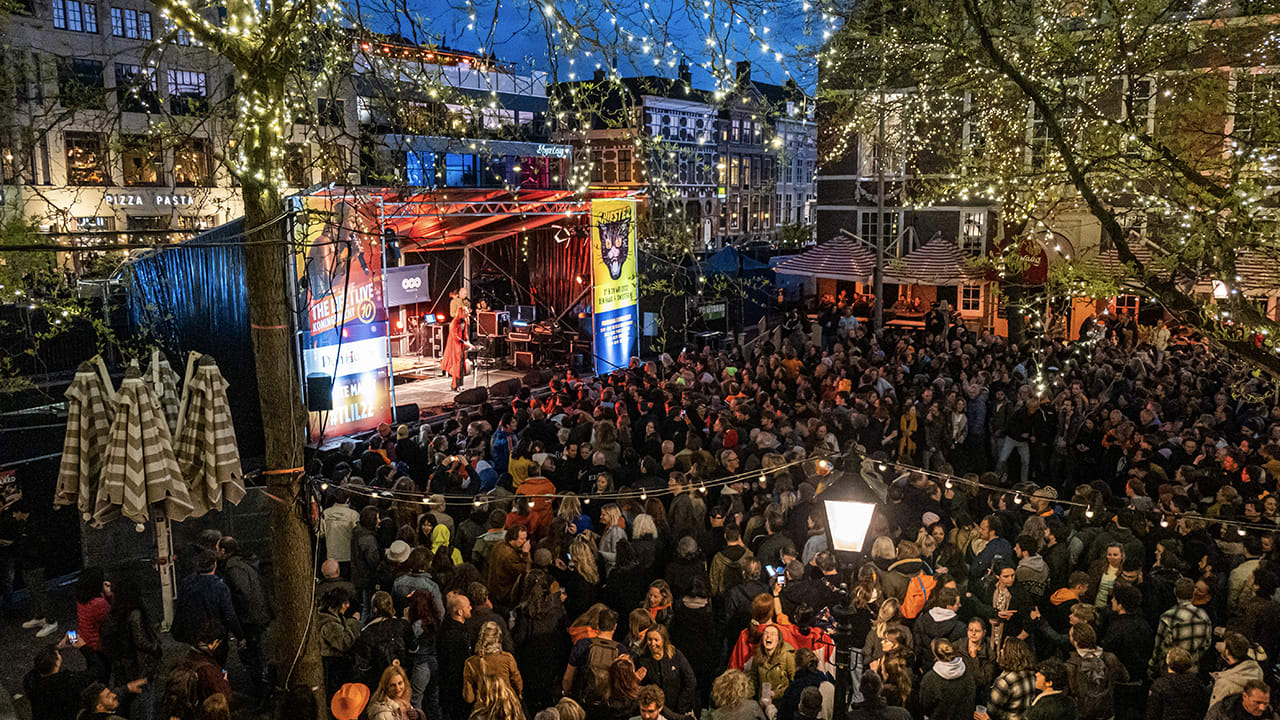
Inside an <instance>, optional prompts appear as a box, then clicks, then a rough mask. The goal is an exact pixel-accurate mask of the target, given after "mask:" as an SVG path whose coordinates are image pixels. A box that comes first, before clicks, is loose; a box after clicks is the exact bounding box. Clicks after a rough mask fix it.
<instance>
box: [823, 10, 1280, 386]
mask: <svg viewBox="0 0 1280 720" xmlns="http://www.w3.org/2000/svg"><path fill="white" fill-rule="evenodd" d="M1236 7H1237V6H1233V5H1230V4H1227V3H1218V2H1195V3H1188V2H1187V1H1186V0H1050V1H1049V2H1044V1H1043V0H909V1H908V2H905V3H893V4H888V3H884V2H871V3H856V4H855V5H853V6H852V7H850V8H848V9H847V12H846V24H845V26H844V27H843V28H842V30H841V31H840V32H839V33H838V34H837V35H836V37H835V38H833V40H832V42H831V43H830V44H829V45H828V46H827V48H826V49H825V50H824V52H823V54H822V55H821V57H820V60H821V67H822V71H821V72H822V78H821V87H820V90H821V93H822V97H823V100H824V101H825V102H826V103H827V105H828V106H829V107H830V108H832V111H831V113H830V114H829V116H828V117H829V118H830V119H831V122H830V123H829V124H828V125H827V126H826V128H825V131H827V132H830V133H831V135H830V136H829V137H828V138H827V140H828V141H827V142H826V143H825V145H826V146H827V147H828V148H831V152H832V153H836V154H839V153H847V152H852V151H853V150H854V149H855V147H856V142H855V140H856V138H857V137H859V136H863V137H873V136H874V131H875V123H876V121H877V119H878V117H879V116H880V114H881V113H885V114H886V115H887V116H888V117H890V118H891V121H890V122H889V123H888V124H889V125H890V127H891V128H892V131H891V132H890V133H887V135H888V141H887V143H886V144H887V145H888V146H889V147H888V148H886V150H885V151H886V152H894V153H898V154H900V156H901V157H903V158H906V159H907V167H908V172H907V174H906V180H905V181H904V182H903V189H902V192H903V193H904V195H903V202H904V204H925V205H927V204H930V203H935V202H942V201H950V202H956V201H959V202H971V203H979V204H989V205H992V206H998V207H999V210H1000V213H1001V220H1002V231H1003V235H1004V237H1003V246H1004V247H1005V248H1010V247H1015V248H1016V247H1019V246H1020V244H1021V241H1023V240H1032V241H1034V242H1036V243H1037V244H1039V246H1040V247H1042V248H1043V249H1044V250H1045V252H1046V254H1047V255H1048V256H1049V257H1050V258H1051V259H1053V260H1054V262H1055V264H1066V265H1073V266H1075V267H1074V268H1072V269H1070V270H1067V271H1063V270H1061V269H1055V272H1053V273H1050V281H1049V283H1048V284H1047V285H1046V286H1045V287H1044V293H1045V294H1047V295H1048V296H1051V297H1061V296H1080V297H1103V296H1106V294H1110V293H1114V292H1116V290H1117V287H1125V288H1129V289H1130V291H1133V292H1138V293H1139V294H1141V295H1143V296H1145V297H1146V298H1148V299H1149V300H1150V301H1154V302H1157V303H1159V304H1161V305H1162V306H1163V307H1164V308H1165V309H1166V310H1167V311H1169V312H1170V313H1172V314H1173V315H1174V316H1175V317H1176V318H1177V319H1179V320H1180V321H1182V322H1184V323H1186V324H1188V325H1190V326H1192V327H1194V328H1196V329H1198V330H1200V331H1201V332H1203V333H1204V334H1205V336H1207V337H1208V338H1209V339H1210V341H1211V342H1213V343H1214V344H1215V345H1217V346H1218V347H1219V348H1222V349H1226V350H1228V351H1230V353H1231V354H1232V355H1233V356H1234V357H1236V358H1238V359H1240V360H1243V361H1245V362H1248V363H1251V364H1253V365H1255V366H1256V367H1257V369H1259V370H1262V371H1265V372H1267V373H1268V374H1270V375H1271V376H1273V377H1280V345H1278V344H1277V340H1280V336H1278V332H1280V326H1278V325H1277V324H1276V323H1275V322H1274V321H1272V320H1270V319H1268V318H1267V317H1266V316H1265V315H1264V313H1263V312H1262V311H1261V310H1260V308H1259V307H1258V305H1256V304H1255V302H1253V301H1252V300H1251V298H1250V297H1249V296H1250V295H1256V294H1258V293H1259V292H1260V291H1261V290H1262V289H1263V288H1261V287H1260V285H1261V284H1263V283H1264V281H1265V280H1266V279H1264V278H1257V277H1250V276H1249V273H1247V272H1244V271H1243V270H1242V268H1244V267H1252V268H1264V267H1270V268H1274V267H1276V265H1277V263H1278V262H1280V240H1278V238H1277V233H1276V202H1275V190H1274V181H1275V175H1276V171H1277V162H1278V160H1280V157H1278V155H1277V147H1280V104H1277V102H1276V99H1277V97H1280V96H1278V95H1277V94H1276V90H1277V88H1280V85H1278V84H1277V83H1276V82H1275V78H1276V76H1272V75H1270V74H1268V73H1267V65H1268V63H1269V62H1270V61H1272V60H1273V59H1274V58H1275V55H1276V50H1277V47H1278V38H1280V25H1277V23H1276V20H1275V17H1274V16H1263V15H1255V16H1240V15H1236V14H1234V13H1235V12H1236ZM828 159H829V158H828ZM1099 255H1102V256H1105V257H1109V258H1114V260H1113V261H1112V262H1111V263H1107V264H1103V263H1100V261H1099V260H1098V257H1099ZM994 262H995V264H996V266H997V269H998V270H1000V272H1001V274H1002V276H1006V275H1007V276H1008V279H1010V280H1014V281H1015V282H1016V281H1017V277H1015V276H1017V275H1020V273H1019V272H1017V271H1016V269H1013V268H1006V267H1004V258H1001V257H996V258H994ZM1116 268H1119V277H1118V278H1117V277H1112V278H1111V279H1110V282H1101V281H1104V280H1107V278H1106V277H1105V276H1104V275H1103V274H1102V273H1101V272H1099V271H1100V270H1103V269H1107V270H1109V271H1111V272H1112V273H1113V274H1114V270H1115V269H1116ZM1269 280H1270V282H1271V283H1273V284H1274V282H1275V276H1274V274H1272V275H1271V277H1270V278H1269ZM1117 281H1118V282H1117ZM1215 281H1216V282H1217V283H1220V285H1219V290H1220V293H1221V291H1222V289H1223V288H1225V293H1226V297H1225V298H1219V299H1217V300H1215V299H1214V298H1213V297H1212V295H1213V293H1212V289H1213V284H1214V283H1215ZM1045 299H1046V298H1045V297H1044V296H1043V295H1042V296H1041V297H1040V298H1039V299H1038V301H1037V302H1039V303H1040V305H1041V306H1043V304H1044V301H1045ZM1264 302H1265V301H1264Z"/></svg>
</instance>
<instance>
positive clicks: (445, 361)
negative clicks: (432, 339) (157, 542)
mask: <svg viewBox="0 0 1280 720" xmlns="http://www.w3.org/2000/svg"><path fill="white" fill-rule="evenodd" d="M470 314H471V308H470V306H468V305H466V304H459V305H458V307H457V309H456V310H455V311H454V315H453V321H452V322H451V323H449V339H448V341H446V342H445V345H444V357H443V358H442V359H441V360H440V367H441V369H443V370H444V371H445V372H446V373H448V374H449V375H450V376H451V377H452V378H453V382H452V384H451V387H452V388H453V389H454V390H458V389H459V388H461V387H462V376H463V375H466V374H467V350H469V349H471V343H470V342H468V338H467V318H468V316H469V315H470Z"/></svg>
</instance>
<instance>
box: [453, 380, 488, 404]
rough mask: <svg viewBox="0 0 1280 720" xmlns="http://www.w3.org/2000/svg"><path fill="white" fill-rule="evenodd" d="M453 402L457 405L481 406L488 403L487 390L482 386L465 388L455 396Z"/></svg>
mask: <svg viewBox="0 0 1280 720" xmlns="http://www.w3.org/2000/svg"><path fill="white" fill-rule="evenodd" d="M453 402H454V403H456V404H458V405H482V404H484V403H486V402H489V388H487V387H484V386H483V385H481V386H480V387H473V388H467V389H466V390H463V391H462V392H460V393H458V394H457V395H455V396H454V398H453Z"/></svg>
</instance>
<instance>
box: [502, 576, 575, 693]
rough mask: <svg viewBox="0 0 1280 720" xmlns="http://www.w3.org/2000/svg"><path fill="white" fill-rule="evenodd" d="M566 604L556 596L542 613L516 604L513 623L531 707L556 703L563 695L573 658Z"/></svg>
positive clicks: (512, 635)
mask: <svg viewBox="0 0 1280 720" xmlns="http://www.w3.org/2000/svg"><path fill="white" fill-rule="evenodd" d="M568 638H569V635H568V632H567V628H566V620H565V613H564V606H562V605H561V604H560V602H559V599H558V598H553V600H552V604H551V607H549V608H548V609H547V611H546V612H545V613H544V614H543V615H541V616H539V617H536V618H535V617H531V616H530V615H529V611H528V609H527V608H526V607H525V606H524V605H521V606H519V607H517V608H516V611H515V622H514V623H513V624H512V626H511V639H512V640H514V641H515V645H516V650H515V657H516V663H517V664H518V665H519V666H520V673H521V675H522V676H523V677H524V696H525V700H526V701H527V702H528V704H529V706H530V707H547V706H550V705H553V704H554V703H555V701H556V700H558V699H559V697H560V681H561V678H562V677H563V676H564V667H565V665H566V664H568V659H569V642H568Z"/></svg>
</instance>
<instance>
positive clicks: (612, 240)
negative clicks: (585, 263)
mask: <svg viewBox="0 0 1280 720" xmlns="http://www.w3.org/2000/svg"><path fill="white" fill-rule="evenodd" d="M636 254H637V253H636V204H635V201H633V200H592V201H591V282H592V286H593V287H592V311H593V317H594V323H595V355H596V373H597V374H605V373H610V372H613V371H614V370H617V369H618V368H625V367H626V366H627V363H628V362H629V361H630V359H631V356H632V355H633V354H634V353H635V347H636V335H637V332H638V330H639V328H638V325H639V322H640V318H639V302H640V285H639V281H638V273H637V272H636Z"/></svg>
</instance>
